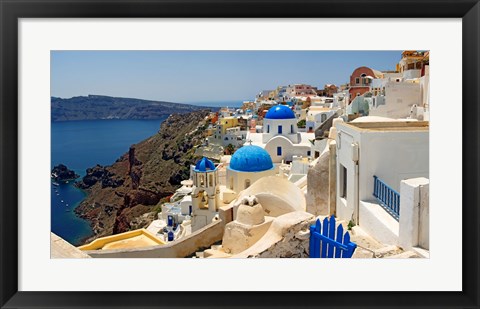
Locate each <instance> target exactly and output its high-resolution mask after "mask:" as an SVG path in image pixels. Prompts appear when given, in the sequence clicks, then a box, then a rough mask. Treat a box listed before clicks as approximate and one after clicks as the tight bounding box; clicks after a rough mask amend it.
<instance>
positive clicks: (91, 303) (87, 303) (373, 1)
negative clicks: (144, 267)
mask: <svg viewBox="0 0 480 309" xmlns="http://www.w3.org/2000/svg"><path fill="white" fill-rule="evenodd" d="M118 17H122V18H128V17H137V18H153V17H160V18H162V17H163V18H166V17H168V18H171V17H184V18H185V17H192V18H202V17H210V18H212V17H213V18H217V17H227V18H239V17H248V18H261V17H268V18H278V17H283V18H307V17H308V18H314V17H318V18H332V17H343V18H404V17H408V18H414V17H415V18H462V41H463V43H462V44H463V46H462V57H463V59H462V69H463V87H462V92H463V95H462V98H463V99H462V104H463V106H464V107H466V106H468V109H467V108H463V114H462V132H463V137H462V142H463V162H462V170H463V176H462V183H463V187H462V199H461V200H462V204H463V213H462V220H463V221H462V222H463V224H462V234H463V239H462V247H463V253H462V278H463V279H462V286H463V291H461V292H415V291H411V292H375V291H372V292H217V293H215V294H214V295H212V293H205V292H162V293H158V292H22V291H18V244H17V240H18V231H17V224H18V214H17V205H18V163H19V162H18V150H17V149H18V77H19V76H18V20H19V19H20V18H118ZM479 17H480V5H479V3H478V0H416V1H408V0H392V1H387V0H356V1H355V0H311V1H308V0H300V1H295V0H260V1H251V0H244V1H240V0H224V1H219V0H197V1H195V0H175V1H173V0H144V1H135V0H114V1H106V0H101V1H92V0H63V1H59V0H38V1H34V0H26V1H21V0H20V1H17V0H0V18H1V26H0V29H1V30H0V31H1V35H0V44H1V50H0V52H1V55H0V68H1V83H0V94H1V102H0V107H1V109H0V114H1V116H0V117H1V120H0V121H1V123H0V148H1V151H0V159H1V165H0V184H1V185H0V198H1V205H0V222H1V229H0V233H1V234H0V237H1V238H0V262H1V265H0V267H1V268H0V276H1V277H0V286H1V287H0V306H1V308H53V307H57V308H73V307H75V308H118V307H124V308H147V307H148V308H157V307H158V308H163V307H165V308H170V307H176V308H187V307H192V308H193V307H222V308H223V307H235V308H244V307H252V308H254V307H262V308H267V307H299V308H302V307H310V308H316V307H318V308H320V307H321V308H417V307H418V308H427V307H428V308H479V298H478V291H479V286H478V278H479V267H478V266H479V256H478V253H479V245H478V244H479V217H478V208H477V207H478V206H479V203H478V197H479V196H478V191H479V188H478V175H479V169H478V147H479V144H478V132H479V123H480V122H479V119H480V114H479V109H478V104H479V89H480V84H479V73H480V71H479V57H480V48H479V44H480V41H479V29H480V24H479V21H480V18H479ZM425 35H428V34H425ZM432 155H434V154H432ZM459 200H460V198H459ZM445 206H446V205H445ZM433 207H434V208H436V205H433ZM442 208H444V209H445V207H442ZM445 267H448V265H445ZM439 275H440V276H441V274H432V276H439ZM180 293H181V295H179V294H180Z"/></svg>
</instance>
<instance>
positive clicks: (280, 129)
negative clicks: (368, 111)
mask: <svg viewBox="0 0 480 309" xmlns="http://www.w3.org/2000/svg"><path fill="white" fill-rule="evenodd" d="M278 134H282V126H278Z"/></svg>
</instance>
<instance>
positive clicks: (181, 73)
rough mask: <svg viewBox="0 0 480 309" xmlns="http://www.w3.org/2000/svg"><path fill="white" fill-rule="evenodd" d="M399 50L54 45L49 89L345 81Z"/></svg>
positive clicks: (148, 92)
mask: <svg viewBox="0 0 480 309" xmlns="http://www.w3.org/2000/svg"><path fill="white" fill-rule="evenodd" d="M400 56H401V51H52V52H51V95H52V96H56V97H62V98H70V97H73V96H80V95H88V94H98V95H109V96H117V97H130V98H139V99H150V100H160V101H170V102H178V103H197V102H198V103H205V102H221V101H225V102H227V101H235V100H248V99H252V98H254V97H255V94H256V93H258V92H259V91H260V90H263V89H274V88H275V87H276V86H279V85H288V84H292V83H306V84H311V85H312V86H318V87H323V85H324V84H330V83H333V84H336V85H339V84H344V83H346V82H348V80H349V77H350V74H351V73H352V72H353V70H354V69H355V68H357V67H359V66H368V67H371V68H374V69H377V70H381V71H382V70H394V69H395V64H396V63H397V62H398V61H399V60H400Z"/></svg>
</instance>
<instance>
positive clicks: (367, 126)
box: [337, 121, 429, 132]
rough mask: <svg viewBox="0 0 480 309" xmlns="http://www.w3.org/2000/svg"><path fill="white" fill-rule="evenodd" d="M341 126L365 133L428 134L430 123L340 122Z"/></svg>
mask: <svg viewBox="0 0 480 309" xmlns="http://www.w3.org/2000/svg"><path fill="white" fill-rule="evenodd" d="M337 125H339V126H346V127H349V128H352V129H354V130H357V131H363V132H369V131H370V132H379V131H380V132H382V131H385V132H397V131H421V132H428V130H429V123H428V121H385V122H340V123H337Z"/></svg>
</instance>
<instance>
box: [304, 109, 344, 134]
mask: <svg viewBox="0 0 480 309" xmlns="http://www.w3.org/2000/svg"><path fill="white" fill-rule="evenodd" d="M336 112H337V109H336V108H328V107H319V106H310V108H309V109H308V113H307V118H306V129H307V132H310V133H312V132H314V131H315V129H316V128H318V127H319V126H320V125H321V124H322V123H324V122H325V121H327V119H328V118H330V117H331V116H332V115H334V114H335V113H336Z"/></svg>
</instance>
